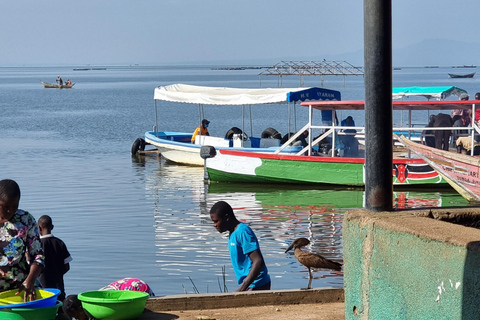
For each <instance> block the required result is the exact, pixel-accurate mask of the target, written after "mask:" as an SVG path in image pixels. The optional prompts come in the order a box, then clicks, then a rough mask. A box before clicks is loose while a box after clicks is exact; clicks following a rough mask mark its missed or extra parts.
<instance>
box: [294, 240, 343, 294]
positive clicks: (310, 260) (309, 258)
mask: <svg viewBox="0 0 480 320" xmlns="http://www.w3.org/2000/svg"><path fill="white" fill-rule="evenodd" d="M309 243H310V241H309V240H308V239H306V238H298V239H295V240H294V241H293V242H292V244H291V245H290V246H289V247H288V249H287V250H285V252H288V251H289V250H291V249H292V248H295V251H294V254H295V258H297V260H298V262H300V263H301V264H303V265H304V266H305V267H307V268H308V273H309V275H310V279H309V281H308V287H307V289H311V284H312V279H313V275H312V270H311V268H323V269H332V270H336V271H341V270H342V265H341V264H340V263H338V262H335V261H332V260H329V259H326V258H324V257H322V256H321V255H319V254H315V253H311V252H305V251H302V250H301V249H300V248H301V247H304V246H306V245H308V244H309Z"/></svg>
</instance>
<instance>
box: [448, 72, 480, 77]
mask: <svg viewBox="0 0 480 320" xmlns="http://www.w3.org/2000/svg"><path fill="white" fill-rule="evenodd" d="M475 73H476V72H472V73H467V74H453V73H449V74H448V75H449V76H450V78H473V76H475Z"/></svg>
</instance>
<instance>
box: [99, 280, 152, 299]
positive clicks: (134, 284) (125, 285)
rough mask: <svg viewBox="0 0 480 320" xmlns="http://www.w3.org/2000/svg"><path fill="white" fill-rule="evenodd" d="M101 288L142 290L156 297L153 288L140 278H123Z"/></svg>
mask: <svg viewBox="0 0 480 320" xmlns="http://www.w3.org/2000/svg"><path fill="white" fill-rule="evenodd" d="M99 290H121V291H140V292H146V293H148V294H149V295H150V297H154V296H155V293H153V291H152V288H150V286H149V285H148V284H147V283H146V282H145V281H143V280H141V279H138V278H123V279H120V280H117V281H114V282H112V283H110V284H109V285H107V286H105V287H103V288H100V289H99Z"/></svg>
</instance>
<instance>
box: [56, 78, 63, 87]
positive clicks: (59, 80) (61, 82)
mask: <svg viewBox="0 0 480 320" xmlns="http://www.w3.org/2000/svg"><path fill="white" fill-rule="evenodd" d="M56 81H57V82H58V84H59V85H63V80H62V78H60V76H58V77H57V80H56Z"/></svg>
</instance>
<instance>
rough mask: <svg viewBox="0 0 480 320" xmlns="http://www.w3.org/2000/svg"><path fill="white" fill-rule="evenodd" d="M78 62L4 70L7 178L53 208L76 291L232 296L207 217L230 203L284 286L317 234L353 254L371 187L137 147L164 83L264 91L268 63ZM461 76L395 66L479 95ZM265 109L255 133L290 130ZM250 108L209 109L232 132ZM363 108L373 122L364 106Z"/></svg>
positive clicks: (303, 274) (46, 209)
mask: <svg viewBox="0 0 480 320" xmlns="http://www.w3.org/2000/svg"><path fill="white" fill-rule="evenodd" d="M75 67H76V66H75ZM73 68H74V67H57V68H53V67H52V68H0V97H1V98H0V110H1V111H2V113H1V117H0V128H1V129H0V154H1V165H0V177H1V178H12V179H15V180H16V181H17V182H18V183H19V184H20V187H21V190H22V199H21V202H20V207H21V208H22V209H25V210H28V211H30V212H31V213H32V214H33V215H34V216H35V217H36V218H37V219H38V218H39V217H40V216H41V215H43V214H48V215H50V216H52V218H53V221H54V224H55V229H54V230H53V233H54V234H55V235H56V236H58V237H60V238H61V239H63V240H64V241H65V242H66V244H67V246H68V248H69V250H70V253H71V254H72V256H73V259H74V260H73V262H72V263H71V270H70V272H68V273H67V275H66V277H65V280H66V290H67V294H73V293H78V292H82V291H86V290H95V289H97V288H99V287H102V286H104V285H106V284H108V283H109V282H111V281H114V280H116V279H119V278H122V277H139V278H142V279H144V280H146V281H147V282H148V283H149V284H150V285H151V286H152V287H153V289H154V291H155V293H156V294H157V295H170V294H181V293H184V292H189V293H191V292H193V291H194V288H193V287H194V285H195V286H196V288H197V289H198V290H199V291H200V292H201V293H206V292H219V291H220V289H219V282H220V283H221V284H222V285H223V280H222V279H221V277H222V268H223V267H224V266H225V270H226V284H227V287H228V289H229V291H234V290H235V289H236V287H237V285H236V281H235V277H234V274H233V271H232V269H231V265H230V261H229V258H228V251H227V242H226V241H227V240H226V235H220V234H219V233H218V232H217V231H216V230H215V229H214V228H213V226H212V224H211V221H210V219H209V214H208V210H209V208H210V207H211V206H212V204H213V203H215V202H216V201H218V200H226V201H228V202H229V203H231V204H232V206H233V207H234V209H235V211H236V213H237V215H238V218H239V219H240V220H242V221H245V222H247V223H249V224H250V225H251V226H252V228H253V229H254V230H255V232H256V234H257V236H258V238H259V240H260V245H261V248H262V252H263V254H264V256H265V260H266V262H267V265H268V268H269V272H270V274H271V276H272V279H273V283H272V288H273V289H290V288H301V287H305V286H306V285H307V281H308V272H307V270H306V269H305V268H303V267H302V266H301V265H299V264H298V262H297V261H296V260H295V258H294V257H293V256H292V255H291V254H285V253H284V251H285V249H286V248H287V246H288V244H289V243H290V241H291V240H292V239H293V238H295V237H307V238H309V239H311V240H313V241H314V245H312V247H311V249H312V250H316V251H319V252H322V253H323V254H324V255H325V256H326V257H328V258H332V259H337V260H341V259H342V241H341V236H342V224H341V223H342V219H343V214H344V212H345V210H346V209H348V208H356V207H361V206H362V205H363V192H362V191H358V190H318V189H305V188H298V187H297V188H293V189H292V188H290V189H289V188H287V187H286V186H284V187H282V186H276V187H272V186H248V185H247V186H245V185H231V184H212V185H205V184H204V181H203V169H201V168H190V167H185V166H177V165H172V164H168V163H165V162H164V161H163V160H161V159H159V158H157V157H156V156H146V157H134V158H132V157H131V155H130V148H131V145H132V143H133V141H134V140H135V139H136V138H137V137H139V136H142V135H143V132H145V131H147V130H150V129H151V128H152V126H153V125H154V119H153V115H154V114H153V110H154V109H153V106H154V104H153V90H154V88H155V87H156V86H159V85H168V84H172V83H187V84H197V85H208V86H232V87H259V86H260V81H259V78H258V75H257V74H258V70H246V71H221V70H211V69H210V68H208V67H197V68H194V67H175V68H173V67H169V68H166V67H165V68H161V67H107V70H99V71H95V70H91V71H73ZM452 70H453V71H457V72H456V73H460V72H459V70H454V69H452ZM452 70H451V69H450V68H448V69H447V68H439V69H420V68H419V69H403V70H400V71H394V85H395V86H410V85H423V86H433V85H456V86H459V87H461V88H464V89H466V90H468V92H469V93H470V95H471V96H472V95H473V94H474V93H475V92H476V91H480V83H479V81H478V79H477V78H474V79H449V78H448V76H447V72H453V71H452ZM465 71H467V70H465ZM469 72H470V71H469ZM453 73H455V72H453ZM465 73H466V72H465ZM57 75H61V76H62V78H63V79H64V80H66V79H68V78H69V79H71V80H72V81H73V82H75V83H76V85H75V87H74V88H73V89H71V90H58V89H44V88H43V86H42V85H41V84H40V80H43V81H47V82H54V81H55V79H56V77H57ZM283 84H284V86H285V87H287V86H288V87H296V86H298V85H299V78H297V77H291V78H287V79H283ZM305 85H306V86H319V85H320V79H319V78H310V79H309V78H306V79H305ZM261 86H262V87H276V86H277V79H276V78H265V77H263V78H262V81H261ZM325 87H327V88H330V89H336V90H340V91H341V92H342V98H343V99H344V100H357V99H363V78H360V77H356V78H354V77H352V78H347V79H346V83H345V86H344V85H343V79H342V78H340V77H337V78H335V77H332V78H327V79H326V81H325ZM161 108H162V110H161V113H160V121H161V129H164V130H175V131H193V129H194V128H195V127H196V125H197V123H198V115H197V114H198V111H197V106H195V105H176V104H170V103H164V104H162V106H161ZM300 111H302V110H299V114H298V117H297V119H298V120H299V122H298V123H299V125H303V124H304V121H303V120H304V119H305V117H306V114H304V113H305V112H300ZM252 113H253V115H254V117H255V119H256V120H255V122H254V126H253V131H254V134H255V135H259V134H260V133H261V131H262V130H263V129H265V128H267V127H275V128H276V129H277V130H279V131H281V132H286V131H287V130H288V128H287V119H286V117H287V116H286V114H287V113H286V107H285V106H280V107H279V106H258V107H257V106H255V107H253V108H252ZM241 115H242V113H241V108H239V107H233V108H231V107H228V108H226V107H212V108H210V107H209V108H206V114H205V116H206V117H207V118H208V119H209V120H211V121H212V123H211V125H210V128H209V129H210V131H211V133H212V134H213V135H220V136H223V135H224V133H225V132H226V131H227V130H228V129H229V128H231V127H232V126H240V124H239V119H240V118H241ZM353 115H354V117H355V119H356V121H357V124H359V125H362V124H363V119H362V114H361V113H354V114H353ZM277 117H278V120H277ZM343 117H345V115H344V116H343ZM397 117H398V116H397ZM425 119H426V117H425ZM419 121H422V119H419ZM394 197H395V203H396V204H397V206H398V207H400V208H403V207H422V206H453V205H455V206H465V205H466V202H465V201H464V200H463V199H462V198H461V197H459V196H458V195H456V194H455V193H454V192H452V191H448V190H442V191H441V192H428V193H427V192H422V193H418V192H396V193H395V195H394ZM315 277H316V279H315V280H314V282H313V286H315V287H342V286H343V278H342V274H338V273H337V274H336V273H330V272H328V271H318V272H316V273H315Z"/></svg>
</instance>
